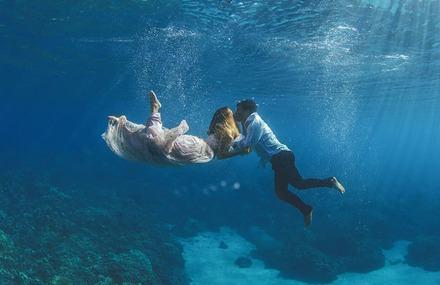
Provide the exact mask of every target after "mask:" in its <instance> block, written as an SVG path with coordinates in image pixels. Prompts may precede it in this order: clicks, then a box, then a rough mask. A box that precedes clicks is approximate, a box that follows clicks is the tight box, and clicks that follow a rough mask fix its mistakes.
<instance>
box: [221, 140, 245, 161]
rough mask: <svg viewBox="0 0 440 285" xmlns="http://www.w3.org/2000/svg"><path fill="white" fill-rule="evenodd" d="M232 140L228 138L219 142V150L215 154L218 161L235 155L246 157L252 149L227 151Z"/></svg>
mask: <svg viewBox="0 0 440 285" xmlns="http://www.w3.org/2000/svg"><path fill="white" fill-rule="evenodd" d="M231 142H232V140H231V139H230V138H228V137H223V138H221V139H220V141H219V150H218V153H217V158H218V159H227V158H231V157H234V156H237V155H246V154H249V153H250V152H251V151H252V147H245V148H242V149H238V150H233V151H229V145H230V144H231Z"/></svg>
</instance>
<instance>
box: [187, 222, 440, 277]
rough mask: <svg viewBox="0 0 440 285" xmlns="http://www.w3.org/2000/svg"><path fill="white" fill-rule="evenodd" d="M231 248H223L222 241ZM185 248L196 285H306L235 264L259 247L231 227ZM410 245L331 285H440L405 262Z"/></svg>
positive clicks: (258, 264)
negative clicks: (383, 261)
mask: <svg viewBox="0 0 440 285" xmlns="http://www.w3.org/2000/svg"><path fill="white" fill-rule="evenodd" d="M222 241H223V242H225V243H226V244H227V245H228V248H227V249H222V248H219V245H220V243H221V242H222ZM181 242H182V244H183V247H184V250H183V257H184V259H185V271H186V273H187V275H188V277H189V278H190V279H191V280H192V282H191V284H192V285H206V284H211V285H232V284H234V285H241V284H243V285H244V284H250V285H306V284H308V283H304V282H301V281H295V280H288V279H283V278H280V277H278V273H279V272H278V271H277V270H274V269H266V268H264V263H263V262H262V261H260V260H258V259H252V262H253V264H252V266H251V267H249V268H240V267H238V266H236V265H235V264H234V262H235V260H236V259H237V258H238V257H240V256H244V257H250V253H251V251H252V250H254V249H255V246H254V245H253V244H251V243H250V242H248V241H246V240H245V239H244V238H242V237H241V236H239V235H238V234H237V233H235V232H234V231H233V230H231V229H229V228H222V229H221V230H220V231H219V232H218V233H214V232H205V233H200V234H199V235H198V236H196V237H194V238H191V239H185V240H182V241H181ZM409 244H410V242H408V241H397V242H396V243H395V244H394V247H393V248H392V249H391V250H384V251H383V252H384V254H385V257H386V264H385V266H384V267H383V268H381V269H379V270H376V271H373V272H370V273H367V274H360V273H344V274H341V275H339V276H338V279H337V280H336V281H334V282H333V283H331V285H353V284H356V285H360V284H361V285H379V284H380V285H382V284H386V285H414V284H423V285H440V272H428V271H425V270H423V269H421V268H416V267H411V266H408V265H407V264H404V263H402V262H400V263H398V264H395V265H392V263H394V262H395V261H396V260H397V261H398V260H400V261H404V256H405V255H406V253H407V248H408V245H409Z"/></svg>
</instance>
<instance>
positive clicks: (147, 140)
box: [102, 91, 250, 167]
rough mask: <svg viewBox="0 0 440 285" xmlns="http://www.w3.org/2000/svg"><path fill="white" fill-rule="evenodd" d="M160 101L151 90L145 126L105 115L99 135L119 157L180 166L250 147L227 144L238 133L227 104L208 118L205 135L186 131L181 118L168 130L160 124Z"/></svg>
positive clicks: (160, 164) (230, 155)
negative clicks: (106, 124)
mask: <svg viewBox="0 0 440 285" xmlns="http://www.w3.org/2000/svg"><path fill="white" fill-rule="evenodd" d="M161 107H162V104H161V103H160V102H159V100H158V99H157V96H156V94H155V93H154V92H153V91H150V108H151V115H150V117H149V118H148V121H147V124H146V126H144V125H140V124H135V123H132V122H130V121H128V120H127V118H126V117H125V116H121V117H119V118H117V117H114V116H109V117H107V119H108V127H107V130H106V132H105V133H104V134H103V135H102V137H103V139H104V140H105V141H106V143H107V146H108V147H109V148H110V149H111V150H112V151H113V152H114V153H115V154H117V155H118V156H119V157H122V158H124V159H127V160H131V161H144V162H147V163H149V164H151V165H154V166H157V167H182V166H187V165H192V164H201V163H207V162H209V161H211V160H212V159H213V158H214V156H217V157H218V159H225V158H230V157H233V156H236V155H239V154H245V153H249V152H250V150H249V149H244V150H240V151H233V150H232V151H230V147H229V145H230V144H231V142H232V141H233V140H234V139H236V138H238V137H239V135H240V134H239V129H238V125H237V123H236V122H235V120H234V116H233V112H232V110H231V109H229V108H227V107H223V108H220V109H218V110H217V111H216V112H215V114H214V116H213V118H212V121H211V124H210V126H209V130H208V135H209V136H208V138H206V139H205V140H204V139H201V138H199V137H196V136H191V135H185V133H186V132H187V131H188V130H189V127H188V124H187V123H186V121H185V120H183V121H182V122H181V123H180V125H179V126H177V127H175V128H173V129H171V130H168V129H166V128H164V127H163V125H162V121H161V117H160V113H159V109H160V108H161Z"/></svg>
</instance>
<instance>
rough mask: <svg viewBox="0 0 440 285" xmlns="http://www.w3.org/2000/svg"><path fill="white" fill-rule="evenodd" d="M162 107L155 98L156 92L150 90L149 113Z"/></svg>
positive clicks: (155, 111)
mask: <svg viewBox="0 0 440 285" xmlns="http://www.w3.org/2000/svg"><path fill="white" fill-rule="evenodd" d="M160 108H162V104H161V103H160V102H159V99H157V96H156V94H155V93H154V91H153V90H151V91H150V109H151V113H158V112H159V109H160Z"/></svg>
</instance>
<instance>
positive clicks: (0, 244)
mask: <svg viewBox="0 0 440 285" xmlns="http://www.w3.org/2000/svg"><path fill="white" fill-rule="evenodd" d="M13 254H14V243H13V242H12V240H11V239H10V238H9V236H8V235H7V234H6V233H4V232H3V231H2V230H0V258H1V259H11V258H12V255H13Z"/></svg>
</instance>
